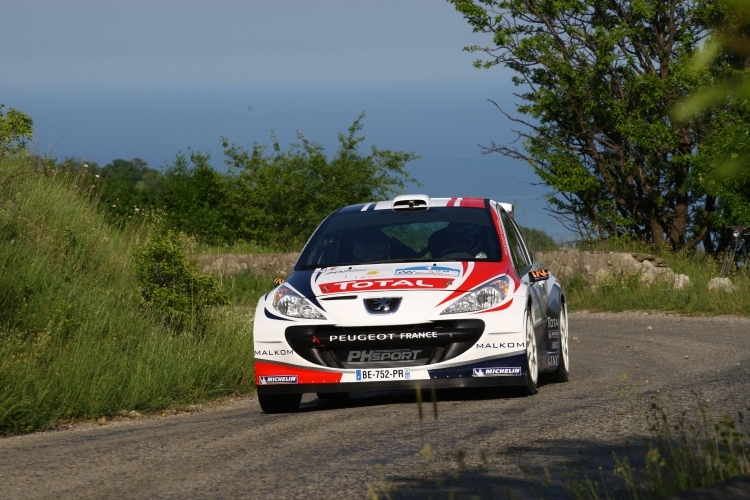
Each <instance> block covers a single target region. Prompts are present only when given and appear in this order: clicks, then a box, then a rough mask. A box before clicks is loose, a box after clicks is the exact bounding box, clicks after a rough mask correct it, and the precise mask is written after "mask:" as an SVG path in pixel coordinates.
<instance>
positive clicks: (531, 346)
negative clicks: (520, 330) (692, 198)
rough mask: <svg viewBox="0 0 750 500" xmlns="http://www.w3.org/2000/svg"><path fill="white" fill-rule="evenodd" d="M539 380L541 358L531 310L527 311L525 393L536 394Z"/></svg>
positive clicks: (528, 394)
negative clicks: (538, 353)
mask: <svg viewBox="0 0 750 500" xmlns="http://www.w3.org/2000/svg"><path fill="white" fill-rule="evenodd" d="M538 382H539V360H538V358H537V352H536V336H535V335H534V319H533V316H532V314H531V311H526V385H525V386H524V387H523V393H524V394H525V395H527V396H533V395H534V394H536V393H537V384H538Z"/></svg>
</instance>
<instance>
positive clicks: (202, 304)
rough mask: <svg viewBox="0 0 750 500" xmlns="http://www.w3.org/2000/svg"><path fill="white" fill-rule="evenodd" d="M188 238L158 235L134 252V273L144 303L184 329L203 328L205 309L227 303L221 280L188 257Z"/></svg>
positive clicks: (169, 234) (172, 234)
mask: <svg viewBox="0 0 750 500" xmlns="http://www.w3.org/2000/svg"><path fill="white" fill-rule="evenodd" d="M186 247H187V238H186V237H185V235H184V234H176V233H174V232H172V231H167V232H166V233H163V234H159V233H156V234H154V235H152V236H151V238H149V240H148V241H147V242H146V243H145V244H144V245H143V246H142V247H140V248H138V249H136V251H135V271H136V277H137V278H138V282H139V284H140V290H141V295H142V297H143V300H144V301H145V302H146V304H148V305H149V306H151V307H154V308H155V309H156V310H157V311H160V312H163V313H165V315H166V318H167V319H168V320H169V322H170V323H172V324H174V325H176V326H177V327H178V328H180V329H183V328H185V327H187V326H203V325H204V314H203V313H204V309H205V308H207V307H213V306H221V305H226V304H227V303H228V297H227V295H226V293H224V291H223V290H221V288H220V287H219V283H218V281H216V279H215V278H214V277H213V276H211V275H208V274H204V273H202V272H201V270H200V266H199V264H198V262H196V261H194V260H190V259H189V258H188V257H187V248H186Z"/></svg>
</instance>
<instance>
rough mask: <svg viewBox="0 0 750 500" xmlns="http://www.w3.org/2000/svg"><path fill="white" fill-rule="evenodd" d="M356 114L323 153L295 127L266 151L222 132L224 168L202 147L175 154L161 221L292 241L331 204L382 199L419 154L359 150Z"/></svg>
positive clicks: (204, 234) (223, 234) (227, 238)
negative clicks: (293, 140) (331, 150)
mask: <svg viewBox="0 0 750 500" xmlns="http://www.w3.org/2000/svg"><path fill="white" fill-rule="evenodd" d="M363 117H364V115H361V116H360V117H359V118H357V120H356V121H355V122H354V123H353V124H352V126H351V127H349V131H348V134H346V135H345V134H339V149H338V151H337V153H336V155H335V156H334V157H333V158H331V159H329V158H328V157H327V156H326V155H325V152H324V150H323V148H322V147H321V146H320V145H319V144H317V143H315V142H311V141H309V140H307V139H306V138H305V137H304V136H302V135H301V134H298V138H299V140H300V144H292V145H291V147H290V148H289V150H288V151H282V150H281V145H280V144H279V142H278V141H277V140H276V139H275V138H274V142H273V147H272V151H273V152H272V153H271V154H268V153H267V152H266V151H267V149H268V148H267V147H266V146H263V145H260V144H257V143H256V144H254V145H253V148H252V150H251V151H248V150H246V149H244V148H242V147H240V146H237V145H235V144H232V143H230V142H229V141H228V140H227V139H224V140H223V146H224V154H225V155H226V157H227V159H226V163H227V165H228V166H229V171H228V172H227V173H226V174H224V173H219V172H217V171H216V170H215V169H214V168H213V167H212V166H211V165H210V157H209V156H208V155H205V154H202V153H199V152H191V154H190V158H189V161H188V158H187V157H186V156H185V155H182V154H178V156H177V158H176V160H175V162H174V163H173V164H172V165H170V166H169V168H168V169H167V171H166V172H165V178H164V183H163V192H162V198H161V199H162V201H163V204H164V207H165V210H166V213H167V221H168V223H169V224H171V226H172V227H174V228H175V229H177V230H181V231H185V232H187V233H189V234H194V235H197V236H198V237H199V238H200V239H201V240H202V241H204V242H207V243H213V244H222V243H225V242H226V243H233V242H235V241H237V240H244V241H254V242H256V243H259V244H261V245H267V246H271V247H275V248H279V249H297V248H299V247H301V246H302V244H304V242H305V241H306V239H307V238H308V237H309V236H310V235H311V234H312V232H313V231H314V230H315V228H316V227H317V226H318V224H319V223H320V222H321V221H322V220H323V219H324V218H325V217H326V216H328V215H329V214H330V213H331V212H333V211H334V210H336V209H338V208H340V207H342V206H345V205H351V204H354V203H361V202H363V201H371V200H373V199H387V198H390V197H391V196H392V195H393V194H395V193H398V192H400V191H401V190H403V189H404V188H405V187H406V183H407V182H416V180H415V179H413V178H411V177H410V176H409V174H408V172H407V170H406V168H405V165H406V164H407V163H408V162H409V161H412V160H415V159H417V158H418V156H416V155H414V154H412V153H404V152H402V151H390V150H383V149H378V148H377V147H375V146H373V147H372V150H371V152H370V154H368V155H364V154H362V153H361V152H360V151H359V146H360V144H361V143H362V141H364V137H363V136H358V135H357V133H358V132H360V131H361V130H362V119H363Z"/></svg>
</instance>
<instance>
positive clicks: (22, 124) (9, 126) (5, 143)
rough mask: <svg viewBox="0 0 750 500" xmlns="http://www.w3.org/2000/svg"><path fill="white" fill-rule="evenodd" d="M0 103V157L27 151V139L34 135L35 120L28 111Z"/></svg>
mask: <svg viewBox="0 0 750 500" xmlns="http://www.w3.org/2000/svg"><path fill="white" fill-rule="evenodd" d="M4 107H5V106H3V105H2V104H0V158H2V157H3V156H11V155H19V154H24V153H27V152H28V150H27V141H28V140H29V139H31V137H32V136H33V135H34V121H33V120H32V119H31V117H30V116H29V115H27V114H26V113H22V112H21V111H18V110H17V109H14V108H10V109H9V110H8V112H7V113H3V108H4Z"/></svg>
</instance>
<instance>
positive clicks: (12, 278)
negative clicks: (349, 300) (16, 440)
mask: <svg viewBox="0 0 750 500" xmlns="http://www.w3.org/2000/svg"><path fill="white" fill-rule="evenodd" d="M79 180H80V179H79V178H74V177H69V178H60V176H58V177H54V176H51V175H48V174H46V173H45V172H44V171H43V170H42V169H39V168H37V167H36V166H35V165H34V164H33V163H31V160H23V159H21V160H17V159H16V160H9V159H3V160H0V433H6V434H7V433H18V432H28V431H32V430H37V429H44V428H46V427H50V426H54V425H55V424H56V423H57V421H58V419H61V418H66V419H67V418H98V417H99V416H102V415H107V414H113V413H115V412H117V411H119V410H122V409H125V410H133V409H136V410H140V411H144V410H151V409H157V408H165V407H171V406H179V405H184V404H189V403H192V402H196V401H201V400H206V399H209V398H215V397H218V396H222V395H227V394H232V393H235V392H247V391H252V390H253V388H254V373H253V365H252V361H253V351H252V318H251V316H250V315H247V314H237V312H236V310H235V308H234V307H232V306H229V307H222V308H215V309H213V310H211V311H209V312H208V327H207V328H206V329H205V330H204V331H201V332H200V333H198V332H192V331H190V330H187V331H184V332H182V333H179V334H177V333H176V332H174V331H172V330H170V328H169V327H168V326H167V325H165V323H164V322H163V319H162V317H161V316H159V315H157V314H156V313H153V312H149V310H148V309H147V308H144V307H142V299H141V295H140V293H139V290H138V283H137V280H136V277H135V273H134V262H133V250H134V248H136V247H137V246H138V245H140V244H141V243H142V242H143V239H144V234H145V230H144V229H143V228H142V227H141V228H138V227H135V226H130V227H128V228H126V229H125V230H124V231H123V230H117V229H114V228H113V227H111V226H110V225H109V224H108V222H107V220H106V216H105V215H103V214H102V213H101V212H99V211H98V210H97V207H96V202H95V200H92V199H91V198H90V197H89V196H87V193H86V188H87V186H81V185H79V184H77V182H79Z"/></svg>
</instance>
